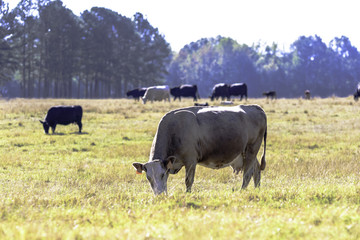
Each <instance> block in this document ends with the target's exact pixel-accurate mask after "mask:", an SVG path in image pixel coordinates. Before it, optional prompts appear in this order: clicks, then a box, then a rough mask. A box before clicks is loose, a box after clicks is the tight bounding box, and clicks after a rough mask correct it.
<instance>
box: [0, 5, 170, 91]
mask: <svg viewBox="0 0 360 240" xmlns="http://www.w3.org/2000/svg"><path fill="white" fill-rule="evenodd" d="M1 3H2V4H3V2H1ZM2 9H4V11H2V12H3V14H2V15H1V16H0V17H1V21H2V22H1V27H2V29H0V30H1V31H0V37H2V39H3V43H4V46H6V49H5V48H4V49H0V73H1V71H3V72H4V71H5V68H6V67H7V65H6V62H5V63H4V64H1V61H5V59H6V57H8V55H9V54H8V53H7V52H10V53H11V54H13V55H14V56H15V60H14V61H15V63H16V64H17V65H15V66H17V68H15V67H12V68H10V70H11V73H12V77H14V76H15V75H14V74H15V70H17V71H18V73H19V75H20V79H18V80H19V82H20V88H21V94H19V95H20V96H23V97H49V96H51V97H56V98H59V97H65V98H71V97H75V96H76V97H78V98H80V97H86V98H101V97H110V96H112V97H119V96H123V95H124V92H125V91H126V90H127V89H128V88H135V87H139V86H140V85H148V84H156V83H162V82H164V74H165V73H166V68H167V65H168V62H169V60H170V54H171V51H170V47H169V44H168V43H167V42H166V41H165V39H164V37H163V36H162V35H161V34H160V33H159V31H158V30H157V29H156V28H154V27H152V26H151V24H150V23H149V22H148V21H147V20H146V19H144V18H143V16H142V14H140V13H136V14H135V15H134V18H133V19H129V18H127V17H124V16H121V15H120V14H118V13H116V12H113V11H111V10H109V9H105V8H98V7H94V8H92V9H91V10H90V11H85V12H83V13H82V14H81V16H80V17H79V16H76V15H74V14H73V13H72V11H71V10H70V9H67V8H66V7H64V6H63V3H62V2H61V1H60V0H55V1H50V0H30V1H29V0H21V1H20V2H19V4H18V5H17V7H16V8H15V9H13V10H12V11H11V12H9V11H8V10H7V9H5V5H4V4H3V6H2ZM10 16H11V17H12V18H10ZM7 32H10V33H12V32H14V34H13V35H12V37H8V36H9V34H10V33H7ZM7 61H8V60H7ZM10 78H11V77H10Z"/></svg>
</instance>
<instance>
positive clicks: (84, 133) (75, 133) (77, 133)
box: [70, 132, 89, 135]
mask: <svg viewBox="0 0 360 240" xmlns="http://www.w3.org/2000/svg"><path fill="white" fill-rule="evenodd" d="M70 134H72V135H88V134H89V133H88V132H73V133H70Z"/></svg>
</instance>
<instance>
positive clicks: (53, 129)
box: [51, 124, 56, 134]
mask: <svg viewBox="0 0 360 240" xmlns="http://www.w3.org/2000/svg"><path fill="white" fill-rule="evenodd" d="M55 128H56V124H55V125H53V126H51V130H52V133H53V134H54V133H55Z"/></svg>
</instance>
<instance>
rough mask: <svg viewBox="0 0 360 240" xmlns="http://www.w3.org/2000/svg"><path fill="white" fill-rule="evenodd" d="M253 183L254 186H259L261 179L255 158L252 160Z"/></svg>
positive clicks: (258, 165)
mask: <svg viewBox="0 0 360 240" xmlns="http://www.w3.org/2000/svg"><path fill="white" fill-rule="evenodd" d="M253 177H254V185H255V187H260V180H261V171H260V164H259V162H258V160H257V159H255V162H254V173H253Z"/></svg>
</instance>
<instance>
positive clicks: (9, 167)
mask: <svg viewBox="0 0 360 240" xmlns="http://www.w3.org/2000/svg"><path fill="white" fill-rule="evenodd" d="M203 101H204V100H203ZM236 103H240V102H238V101H237V102H236ZM254 103H256V104H259V105H261V106H262V107H263V108H264V110H265V111H266V113H267V116H268V141H267V142H268V146H267V152H266V153H267V166H266V170H265V171H264V172H263V174H262V180H261V188H260V189H254V187H253V184H251V185H249V187H248V189H246V190H243V191H242V190H241V184H242V179H241V176H240V175H239V176H234V175H233V174H232V171H231V169H230V168H225V169H221V170H211V169H207V168H203V167H200V166H199V167H198V168H197V172H196V176H195V182H194V185H193V192H192V193H190V194H186V193H185V184H184V174H185V173H184V170H182V171H180V172H179V173H178V174H177V175H172V176H170V177H169V181H168V192H169V194H168V195H167V196H164V195H161V196H159V197H154V196H153V193H152V190H151V189H150V186H149V185H148V183H147V180H146V177H145V175H144V174H143V175H136V174H135V170H134V169H133V167H132V165H131V164H132V162H135V161H138V162H146V161H147V160H148V155H149V151H150V146H151V143H152V139H153V136H154V134H155V132H156V128H157V124H158V122H159V120H160V119H161V117H162V116H163V115H164V114H165V113H166V112H167V111H169V110H172V109H175V108H179V107H184V106H191V105H192V104H193V103H192V101H190V100H185V101H183V102H182V103H179V102H176V103H174V102H171V103H170V104H169V103H154V104H146V105H142V104H141V103H139V102H137V103H134V101H132V100H125V99H122V100H63V99H62V100H54V99H42V100H41V99H39V100H32V99H31V100H27V99H26V100H25V99H13V100H9V101H5V100H0V239H100V238H101V239H244V238H245V239H249V238H250V239H359V238H360V183H359V180H360V174H359V171H360V158H359V155H360V104H359V103H356V102H354V101H353V100H352V98H350V97H349V98H328V99H313V100H310V101H305V100H302V99H279V100H276V101H266V100H264V99H249V101H248V102H247V104H254ZM58 104H69V105H70V104H80V105H82V106H83V109H84V116H83V134H78V133H77V130H78V128H77V126H76V125H70V126H61V125H60V126H57V128H56V132H57V134H54V135H52V134H50V135H45V134H44V132H43V130H42V126H41V124H40V123H39V121H38V120H39V119H43V118H44V116H45V114H46V111H47V109H48V108H49V107H51V106H53V105H58ZM217 104H218V103H217ZM260 153H262V150H261V151H260Z"/></svg>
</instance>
